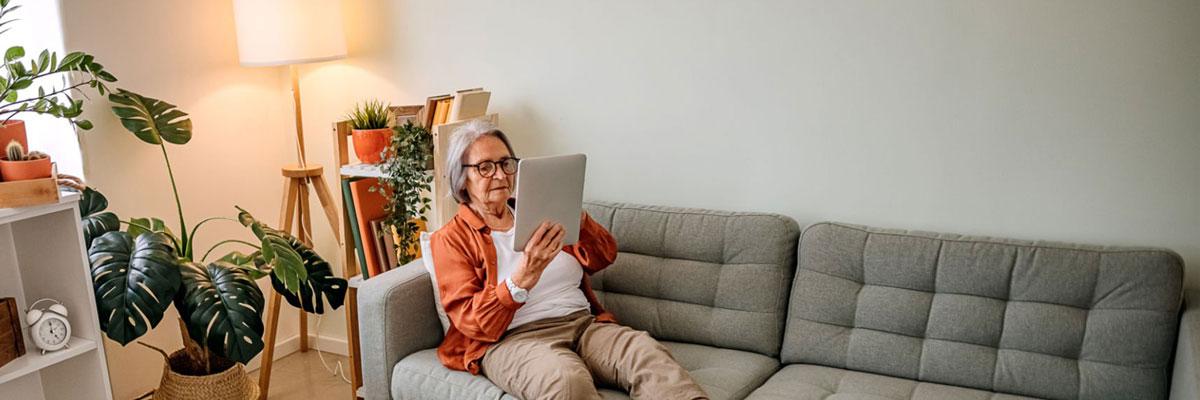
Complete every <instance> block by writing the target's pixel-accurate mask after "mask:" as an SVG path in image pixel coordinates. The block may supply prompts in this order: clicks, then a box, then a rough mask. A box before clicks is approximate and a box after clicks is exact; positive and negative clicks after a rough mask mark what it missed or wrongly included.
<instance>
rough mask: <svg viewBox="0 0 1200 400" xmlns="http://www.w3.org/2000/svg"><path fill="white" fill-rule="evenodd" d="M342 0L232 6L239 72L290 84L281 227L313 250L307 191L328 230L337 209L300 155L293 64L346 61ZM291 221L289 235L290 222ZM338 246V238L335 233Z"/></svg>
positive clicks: (268, 346) (267, 382)
mask: <svg viewBox="0 0 1200 400" xmlns="http://www.w3.org/2000/svg"><path fill="white" fill-rule="evenodd" d="M341 8H342V6H341V0H234V2H233V11H234V19H235V20H236V24H237V42H238V58H239V60H240V61H241V64H242V65H243V66H250V67H268V66H282V65H287V66H288V72H289V75H290V77H291V81H292V101H293V103H294V107H295V113H296V159H297V164H294V165H286V166H284V167H283V169H282V170H281V172H282V174H283V177H284V191H283V192H284V194H283V206H282V207H281V210H280V216H279V220H280V221H279V227H280V229H281V230H282V231H284V232H287V233H292V234H293V235H295V236H296V238H297V239H299V240H300V241H301V242H302V243H304V244H306V245H309V246H311V245H312V221H311V218H310V217H309V207H308V205H309V192H308V190H309V187H310V186H311V187H312V189H313V190H314V192H315V193H316V195H317V199H318V200H320V202H321V207H322V208H323V209H324V211H325V216H326V218H328V219H329V225H330V227H334V226H337V220H338V216H337V208H336V206H335V205H334V203H333V197H332V196H331V195H330V192H329V187H328V186H326V185H325V180H324V179H322V178H321V175H322V174H323V173H324V170H323V167H321V165H319V164H315V163H310V162H308V160H307V159H306V158H307V157H306V156H307V155H306V154H305V150H304V124H303V119H302V118H301V112H300V111H301V108H300V80H299V76H298V73H297V71H296V65H297V64H306V63H315V62H322V61H330V60H336V59H339V58H344V57H346V38H345V33H344V32H343V30H342V9H341ZM293 219H294V220H295V222H296V224H295V226H294V227H295V228H296V229H295V230H294V231H293V229H292V228H293V225H292V221H293ZM333 234H334V237H335V238H336V239H337V241H338V243H341V241H342V238H341V234H340V232H338V230H337V229H334V230H333ZM280 299H281V296H280V294H279V293H278V292H274V291H273V295H272V296H271V306H270V308H269V310H268V315H267V326H266V329H267V331H266V335H265V342H266V343H265V346H264V349H263V354H262V356H263V357H262V367H261V369H260V370H259V386H260V388H261V391H260V392H261V393H260V396H261V397H260V398H261V399H266V398H267V393H268V392H269V390H270V387H271V364H272V363H273V361H274V359H273V358H274V356H275V339H276V338H275V335H276V333H277V328H278V326H279V311H280V307H281V306H282V302H281V301H280ZM299 311H300V351H308V314H307V313H305V312H304V310H303V309H300V310H299Z"/></svg>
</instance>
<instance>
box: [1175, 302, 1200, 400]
mask: <svg viewBox="0 0 1200 400" xmlns="http://www.w3.org/2000/svg"><path fill="white" fill-rule="evenodd" d="M1171 399H1172V400H1175V399H1200V291H1197V290H1185V291H1184V295H1183V315H1182V317H1180V319H1179V338H1178V341H1177V342H1175V367H1174V370H1173V371H1172V372H1171Z"/></svg>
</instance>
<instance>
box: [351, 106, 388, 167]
mask: <svg viewBox="0 0 1200 400" xmlns="http://www.w3.org/2000/svg"><path fill="white" fill-rule="evenodd" d="M390 108H391V106H390V105H388V104H385V103H384V102H382V101H379V100H368V101H366V102H363V103H359V104H358V105H356V106H354V110H353V111H351V112H350V113H349V114H347V115H346V119H348V120H350V128H351V129H353V130H354V131H353V134H352V135H351V136H352V137H353V139H354V154H355V155H357V156H358V159H359V160H360V161H362V162H364V163H367V164H379V163H380V162H382V161H383V159H384V152H385V151H387V149H388V146H389V145H390V144H391V142H392V130H391V128H388V122H390V121H391V119H392V113H391V110H390Z"/></svg>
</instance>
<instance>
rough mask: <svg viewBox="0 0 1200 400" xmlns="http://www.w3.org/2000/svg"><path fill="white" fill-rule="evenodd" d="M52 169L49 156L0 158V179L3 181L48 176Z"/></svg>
mask: <svg viewBox="0 0 1200 400" xmlns="http://www.w3.org/2000/svg"><path fill="white" fill-rule="evenodd" d="M52 171H53V166H52V164H51V163H50V157H46V158H43V159H40V160H29V161H8V160H0V180H3V181H5V182H12V181H23V180H27V179H41V178H49V177H50V173H51V172H52Z"/></svg>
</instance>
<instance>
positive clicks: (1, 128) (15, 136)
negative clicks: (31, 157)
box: [0, 119, 29, 149]
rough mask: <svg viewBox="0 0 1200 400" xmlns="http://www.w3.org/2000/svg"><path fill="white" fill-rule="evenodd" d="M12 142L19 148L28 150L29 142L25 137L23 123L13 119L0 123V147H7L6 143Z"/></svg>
mask: <svg viewBox="0 0 1200 400" xmlns="http://www.w3.org/2000/svg"><path fill="white" fill-rule="evenodd" d="M14 140H16V141H17V143H20V144H21V147H24V148H26V149H28V148H29V140H28V139H26V137H25V121H22V120H19V119H14V120H10V121H8V122H4V123H0V147H4V146H8V142H11V141H14Z"/></svg>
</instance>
